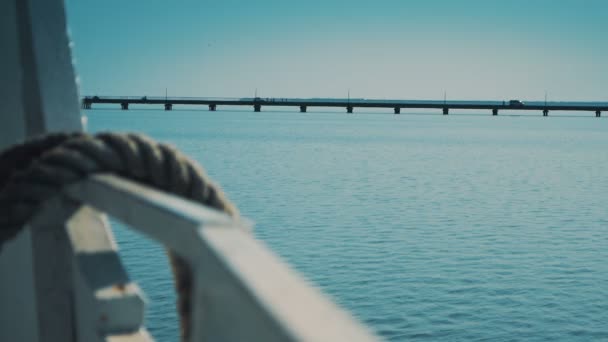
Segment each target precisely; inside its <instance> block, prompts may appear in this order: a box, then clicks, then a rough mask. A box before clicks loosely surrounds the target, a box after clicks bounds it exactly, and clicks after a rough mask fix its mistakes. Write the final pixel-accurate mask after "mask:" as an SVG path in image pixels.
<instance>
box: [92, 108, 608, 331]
mask: <svg viewBox="0 0 608 342" xmlns="http://www.w3.org/2000/svg"><path fill="white" fill-rule="evenodd" d="M87 115H88V118H89V130H90V131H100V130H118V131H127V130H129V131H139V132H144V133H146V134H148V135H150V136H152V137H154V138H156V139H158V140H161V141H165V142H169V143H171V144H174V145H175V146H177V147H178V148H179V149H181V150H182V151H184V152H185V153H186V154H188V155H190V156H192V157H193V158H194V159H196V160H197V161H199V162H200V163H201V164H202V165H203V166H204V167H205V169H206V170H207V172H208V173H209V174H210V175H211V176H212V178H214V179H215V180H217V181H218V182H219V183H220V184H221V185H222V187H223V189H224V190H225V191H226V192H227V194H228V196H229V198H230V199H231V200H232V201H234V202H235V203H236V204H237V206H238V207H239V209H240V211H241V212H242V214H243V215H244V216H247V217H249V218H251V219H253V220H254V221H255V222H256V228H255V235H256V236H257V237H258V238H259V239H261V240H263V241H265V242H266V243H267V244H268V245H269V246H270V247H271V248H272V249H273V250H274V251H275V252H276V253H278V254H279V255H281V256H282V257H283V258H285V259H286V260H288V261H289V262H290V263H291V264H292V265H293V266H294V267H295V268H297V269H298V270H299V271H301V272H302V273H303V274H304V275H305V276H307V277H308V278H309V279H311V280H312V281H313V282H314V283H316V284H318V285H319V286H320V287H321V288H322V289H323V290H324V291H325V292H326V293H328V294H330V295H331V296H332V297H333V298H334V299H335V300H336V301H337V302H338V303H339V304H340V305H342V306H344V307H345V308H347V309H349V310H350V311H351V312H352V313H353V314H354V315H355V316H356V317H358V318H359V319H361V320H362V321H364V322H365V323H367V324H368V325H370V326H371V327H372V328H373V329H374V330H375V331H376V332H377V333H378V334H379V335H381V336H382V337H384V338H385V339H387V340H395V341H400V340H419V341H422V340H437V341H481V340H483V341H486V340H492V341H556V340H559V341H592V340H595V341H600V340H608V261H607V260H608V210H606V207H607V205H608V134H607V133H608V120H606V119H605V118H599V119H598V118H595V117H592V116H591V115H588V116H586V115H573V116H572V117H549V118H543V117H541V116H538V115H537V116H522V117H519V116H498V117H492V116H490V115H488V114H487V113H486V114H485V115H478V116H471V115H449V116H442V115H389V114H354V115H346V114H343V113H333V114H328V113H305V114H301V113H295V112H262V113H253V112H245V111H241V112H237V111H218V112H214V113H213V112H207V111H180V110H174V111H171V112H164V111H151V110H130V111H128V112H123V111H114V110H91V111H87ZM116 235H117V238H118V242H119V245H120V248H121V250H122V251H121V253H122V254H123V256H124V260H125V263H126V266H127V268H128V269H129V272H130V274H131V276H132V278H134V279H135V280H136V281H138V282H139V283H140V285H141V287H142V288H143V289H144V291H145V292H146V294H147V296H148V298H149V299H150V307H149V310H148V313H147V316H146V324H147V327H148V329H149V330H150V331H151V332H152V334H153V335H154V336H156V337H157V339H159V340H162V341H168V340H173V341H176V340H177V334H178V333H177V323H176V322H175V319H176V318H175V314H174V301H175V296H174V294H173V288H172V279H171V275H170V272H169V269H168V266H167V262H166V260H165V254H164V252H163V250H162V248H160V247H159V246H156V245H154V244H152V243H150V242H149V241H147V240H146V239H145V238H142V237H139V236H136V235H135V234H134V233H132V232H130V231H128V230H125V229H123V228H121V227H120V226H118V227H117V230H116Z"/></svg>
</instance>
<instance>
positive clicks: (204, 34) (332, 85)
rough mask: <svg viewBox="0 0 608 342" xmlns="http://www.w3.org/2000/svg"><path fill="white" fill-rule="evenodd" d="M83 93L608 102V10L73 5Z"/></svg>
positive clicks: (283, 3) (346, 4)
mask: <svg viewBox="0 0 608 342" xmlns="http://www.w3.org/2000/svg"><path fill="white" fill-rule="evenodd" d="M66 7H67V12H68V24H69V26H70V31H71V36H72V40H73V41H74V48H73V53H74V58H75V61H76V69H77V72H78V73H79V75H80V83H81V93H82V94H83V95H95V94H98V95H142V96H143V95H148V96H151V95H164V93H165V88H167V89H168V92H169V95H170V96H171V95H173V96H229V97H232V96H238V97H245V96H253V94H254V91H255V89H257V91H258V95H259V96H262V97H346V93H347V91H348V89H350V93H351V97H366V98H391V99H440V98H443V93H444V91H446V92H447V97H448V99H483V100H485V99H488V100H490V99H496V100H504V99H511V98H519V99H524V100H534V99H542V98H543V97H544V94H545V91H546V92H548V96H549V100H602V101H605V100H608V77H607V76H608V62H606V59H607V57H608V21H606V14H607V13H608V1H605V0H596V1H595V0H587V1H586V0H576V1H574V0H559V1H558V0H551V1H549V0H536V1H533V0H526V1H523V0H508V1H507V0H501V1H491V0H484V1H482V0H462V1H452V0H445V1H439V0H424V1H423V0H417V1H413V0H412V1H407V0H394V1H393V0H385V1H383V0H376V1H330V0H308V1H289V0H276V1H274V0H260V1H251V0H250V1H231V0H214V1H205V0H178V1H169V0H146V1H144V0H131V1H125V0H103V1H99V0H95V1H93V0H66Z"/></svg>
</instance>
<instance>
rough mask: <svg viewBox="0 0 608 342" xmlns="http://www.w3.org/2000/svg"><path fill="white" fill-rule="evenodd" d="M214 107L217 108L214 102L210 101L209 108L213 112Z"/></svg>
mask: <svg viewBox="0 0 608 342" xmlns="http://www.w3.org/2000/svg"><path fill="white" fill-rule="evenodd" d="M216 108H217V105H216V104H214V103H212V104H210V105H209V110H210V111H212V112H215V109H216Z"/></svg>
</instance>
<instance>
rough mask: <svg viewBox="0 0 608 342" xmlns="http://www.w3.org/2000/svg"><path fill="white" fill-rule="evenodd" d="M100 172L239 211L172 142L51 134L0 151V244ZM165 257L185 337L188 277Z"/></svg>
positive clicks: (179, 261) (187, 272)
mask: <svg viewBox="0 0 608 342" xmlns="http://www.w3.org/2000/svg"><path fill="white" fill-rule="evenodd" d="M102 172H103V173H108V172H109V173H114V174H117V175H120V176H122V177H125V178H128V179H131V180H134V181H137V182H140V183H143V184H146V185H149V186H152V187H154V188H158V189H160V190H163V191H166V192H170V193H172V194H175V195H178V196H181V197H185V198H188V199H190V200H193V201H195V202H198V203H201V204H203V205H206V206H210V207H213V208H215V209H218V210H221V211H224V212H226V213H227V214H229V215H231V216H237V215H238V213H237V210H236V208H235V207H234V206H233V205H232V204H231V203H230V202H229V201H228V200H227V199H226V198H225V197H224V195H223V193H222V192H221V190H220V189H219V188H218V187H217V186H216V185H214V184H213V183H212V182H211V181H210V180H209V179H208V177H207V176H206V175H205V173H204V172H203V170H202V168H200V167H199V166H198V165H197V164H196V163H195V162H193V161H192V160H190V159H188V158H187V157H186V156H184V155H183V154H181V153H180V152H178V151H177V150H175V149H174V148H173V147H171V146H168V145H164V144H159V143H156V142H154V141H153V140H151V139H149V138H147V137H145V136H142V135H138V134H116V133H101V134H97V135H89V134H85V133H58V134H50V135H46V136H42V137H39V138H35V139H32V140H29V141H27V142H25V143H23V144H20V145H16V146H13V147H12V148H10V149H8V150H6V151H4V152H2V154H0V248H1V247H2V244H3V242H5V241H7V240H9V239H12V238H14V237H15V235H17V234H18V232H19V231H20V230H21V229H22V228H23V226H24V225H25V223H26V222H27V221H28V220H29V219H30V218H31V217H32V216H33V215H34V214H35V213H36V211H37V210H38V208H39V207H40V205H41V204H42V203H43V202H45V201H46V200H48V199H49V198H51V197H52V196H55V195H57V194H58V193H60V191H61V189H62V188H63V187H65V186H67V185H69V184H72V183H74V182H77V181H79V180H82V179H84V178H86V177H88V176H89V175H91V174H95V173H102ZM168 255H169V259H170V261H171V265H172V270H173V275H174V279H175V289H176V292H177V294H178V303H177V308H178V313H179V316H180V327H181V335H182V339H183V340H187V338H188V336H189V332H190V326H191V325H190V319H191V315H190V314H191V307H190V302H191V293H192V279H193V275H192V272H191V270H190V268H189V267H188V265H187V264H186V262H185V261H184V260H183V259H181V258H180V257H179V256H177V255H176V254H175V253H173V252H172V251H168Z"/></svg>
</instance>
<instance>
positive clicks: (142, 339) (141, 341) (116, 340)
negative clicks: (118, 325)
mask: <svg viewBox="0 0 608 342" xmlns="http://www.w3.org/2000/svg"><path fill="white" fill-rule="evenodd" d="M150 341H152V337H151V336H150V334H149V333H148V332H147V331H146V330H143V329H142V330H140V331H138V332H135V333H131V334H120V335H112V336H108V337H107V338H106V342H150Z"/></svg>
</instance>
